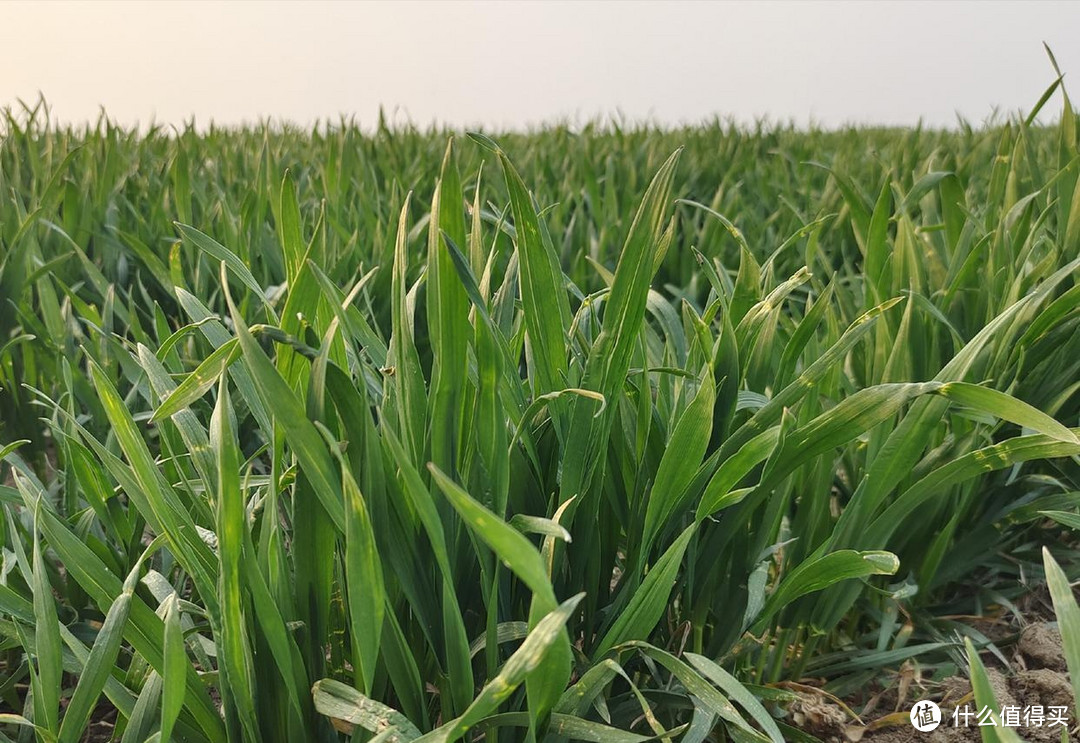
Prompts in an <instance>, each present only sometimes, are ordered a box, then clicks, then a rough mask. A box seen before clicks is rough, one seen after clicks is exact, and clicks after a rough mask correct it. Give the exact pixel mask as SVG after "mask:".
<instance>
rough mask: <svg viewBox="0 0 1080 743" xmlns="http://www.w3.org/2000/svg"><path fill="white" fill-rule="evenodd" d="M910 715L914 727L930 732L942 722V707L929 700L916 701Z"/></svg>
mask: <svg viewBox="0 0 1080 743" xmlns="http://www.w3.org/2000/svg"><path fill="white" fill-rule="evenodd" d="M909 716H910V717H911V725H912V727H914V728H915V729H916V730H918V731H919V732H920V733H929V732H930V731H931V730H936V729H937V727H938V725H940V724H941V708H940V707H938V706H937V705H936V704H934V703H933V702H931V701H929V700H924V701H921V702H915V705H914V706H913V707H912V708H911V713H910V715H909Z"/></svg>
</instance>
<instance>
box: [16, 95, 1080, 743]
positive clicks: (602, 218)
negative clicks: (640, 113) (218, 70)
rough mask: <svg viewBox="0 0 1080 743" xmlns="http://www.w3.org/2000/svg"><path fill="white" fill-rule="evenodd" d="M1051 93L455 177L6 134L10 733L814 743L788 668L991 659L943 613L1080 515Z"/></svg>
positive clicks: (1068, 218) (105, 126) (494, 144)
mask: <svg viewBox="0 0 1080 743" xmlns="http://www.w3.org/2000/svg"><path fill="white" fill-rule="evenodd" d="M1059 89H1060V78H1059V80H1057V81H1055V83H1054V84H1053V86H1052V87H1051V88H1050V90H1048V91H1047V95H1045V96H1043V98H1042V99H1040V101H1039V102H1038V104H1037V106H1036V107H1035V110H1034V111H1033V112H1032V114H1031V115H1029V116H1028V117H1027V118H1025V119H1022V120H1016V121H1009V122H1004V123H1002V124H1000V125H997V126H993V127H989V128H986V129H982V130H971V129H966V128H965V129H962V130H960V131H957V132H933V131H923V130H918V131H890V130H880V131H878V130H847V131H841V132H832V133H829V132H817V131H813V132H796V131H794V130H790V129H785V128H775V129H768V128H759V129H758V130H755V131H743V130H739V129H737V128H735V127H731V126H727V125H723V124H721V123H714V124H708V125H703V126H701V127H696V128H687V129H680V130H673V131H659V130H654V129H649V128H640V129H633V130H623V129H618V128H611V129H605V128H601V127H595V126H590V127H587V128H586V129H585V130H584V131H582V132H571V131H569V130H566V129H561V128H552V129H550V130H543V131H540V132H537V133H534V134H530V135H508V136H502V137H498V138H497V139H493V138H489V137H487V136H484V135H473V136H471V137H458V138H455V139H452V140H451V141H450V142H449V144H448V138H447V137H446V136H444V134H443V133H439V132H420V131H416V130H390V129H387V128H385V127H380V128H379V129H378V130H377V131H376V132H374V133H372V134H364V133H362V132H361V131H360V130H359V129H358V128H357V127H356V126H355V125H353V124H351V123H350V122H341V123H340V124H339V125H334V126H330V125H326V126H320V127H318V128H315V129H312V130H309V131H301V130H297V129H291V128H281V129H275V128H271V127H262V128H259V129H246V130H237V131H231V130H210V131H208V132H197V131H195V130H194V129H190V128H189V129H186V130H183V131H180V132H176V133H169V132H164V131H161V130H151V131H149V132H144V133H136V132H132V131H127V130H124V129H120V128H117V127H115V126H114V125H112V124H111V123H109V122H108V121H107V120H102V121H101V122H99V123H98V124H97V125H95V126H91V127H88V128H86V129H83V130H79V131H75V130H70V129H63V128H58V127H56V126H53V125H51V124H50V123H49V122H48V120H47V114H46V112H45V111H44V110H43V108H42V107H40V106H39V107H38V108H35V109H28V110H27V111H24V112H21V113H16V112H10V111H9V112H8V113H7V122H6V131H5V134H4V137H3V140H2V142H0V180H2V182H3V186H4V188H3V189H2V190H3V194H4V196H3V198H4V199H5V200H6V201H5V202H4V210H3V213H2V214H3V217H2V219H0V246H2V249H0V292H2V299H3V302H2V304H0V331H2V332H3V336H2V337H0V387H2V388H3V389H2V390H0V404H2V407H0V409H2V411H3V418H2V428H0V431H2V435H3V437H4V441H5V442H12V443H11V444H10V445H9V446H6V447H4V448H3V449H2V450H0V459H3V460H5V461H6V462H7V465H9V466H5V480H4V483H3V484H2V485H0V502H2V503H3V508H4V519H3V521H2V523H0V532H2V534H3V544H4V551H3V565H2V570H0V644H2V654H0V668H2V669H3V677H2V678H0V698H2V699H3V703H4V705H5V706H6V707H7V709H8V713H5V714H4V715H3V716H2V717H0V740H2V739H14V740H31V739H33V738H35V737H36V738H37V739H38V740H42V741H61V742H65V743H67V742H70V743H74V742H75V741H78V740H81V739H82V738H83V736H84V735H85V733H86V731H87V730H88V729H89V727H90V726H91V725H92V724H93V723H94V721H95V719H96V716H95V710H96V709H97V710H100V709H102V708H103V706H107V707H108V708H110V709H115V717H114V718H113V719H114V720H115V731H114V737H115V739H117V740H120V741H123V743H129V742H133V741H138V742H141V741H145V740H162V741H166V740H184V741H223V740H228V741H251V742H254V741H298V740H312V741H337V740H341V739H343V736H352V738H351V739H353V740H365V741H366V740H379V741H402V742H407V741H414V740H423V741H447V742H449V741H455V740H460V739H470V740H477V739H478V738H479V736H481V735H482V736H483V737H484V738H485V740H493V741H498V740H503V741H508V740H519V739H521V740H530V741H538V740H541V739H544V740H566V739H574V740H589V741H596V742H597V743H623V742H625V743H633V742H635V741H645V740H650V739H654V738H660V739H674V738H675V737H678V738H679V739H680V740H683V741H690V742H691V743H701V741H704V740H706V739H707V738H708V739H709V740H714V741H727V740H732V741H783V740H785V739H788V738H790V737H791V736H797V735H804V736H805V734H802V733H799V732H797V731H794V730H793V729H792V728H790V727H789V726H788V725H787V724H786V722H785V719H784V717H783V710H784V706H785V703H786V701H788V700H789V698H790V692H787V691H785V690H784V689H783V688H781V687H779V686H777V685H776V682H779V681H784V680H799V679H800V678H803V677H804V675H808V674H809V675H813V676H816V677H822V678H826V679H829V680H830V684H831V686H830V688H832V689H835V690H837V691H838V692H842V690H844V689H852V688H856V687H858V686H860V685H863V684H865V683H867V682H868V680H869V679H870V678H871V677H872V674H873V673H874V672H875V671H876V669H879V668H881V667H883V666H888V665H896V664H899V663H901V662H903V661H905V660H907V659H909V658H916V657H918V656H921V655H923V654H929V653H935V652H937V653H945V654H948V653H951V654H952V655H953V656H954V657H960V656H962V654H963V652H964V648H963V647H962V646H960V645H958V644H957V643H955V642H952V641H947V640H946V641H933V637H932V632H933V620H932V616H933V608H934V606H935V602H938V601H942V600H955V594H956V587H957V586H958V585H963V584H964V583H965V582H971V581H973V580H975V577H976V576H982V577H984V578H985V577H986V576H987V575H992V576H994V577H995V579H997V580H1001V581H1004V580H1007V579H1009V578H1010V577H1011V576H1013V575H1014V572H1010V571H1015V570H1016V569H1017V568H1016V564H1035V563H1039V564H1041V560H1042V556H1041V553H1038V547H1033V546H1032V545H1033V544H1034V541H1037V540H1038V539H1039V535H1041V534H1044V533H1051V532H1048V531H1047V530H1046V527H1045V520H1046V516H1045V513H1047V512H1050V513H1056V514H1065V516H1062V517H1059V518H1064V519H1066V521H1067V519H1068V518H1069V517H1070V516H1071V517H1075V513H1074V512H1075V509H1076V507H1077V505H1078V500H1080V499H1078V496H1077V493H1078V492H1080V486H1078V480H1080V477H1078V472H1077V461H1078V460H1077V457H1078V456H1080V439H1078V433H1080V429H1077V428H1076V427H1075V426H1076V425H1077V423H1080V420H1078V418H1080V416H1078V413H1080V409H1078V401H1080V396H1078V395H1077V390H1078V387H1080V382H1078V381H1077V380H1078V378H1080V374H1078V372H1080V332H1077V331H1078V327H1080V288H1078V285H1077V277H1078V276H1080V187H1078V185H1077V172H1078V163H1080V159H1078V149H1077V134H1076V125H1075V117H1074V114H1073V110H1072V107H1071V104H1070V103H1069V101H1068V99H1067V98H1066V99H1065V107H1064V112H1063V114H1062V116H1061V119H1060V121H1059V122H1058V123H1057V124H1056V125H1055V126H1053V127H1041V126H1036V125H1035V124H1034V123H1033V122H1034V118H1035V114H1036V113H1037V112H1038V109H1039V108H1041V107H1042V105H1043V104H1044V103H1045V102H1046V101H1047V100H1048V99H1049V97H1050V94H1052V93H1054V92H1056V91H1058V90H1059ZM870 151H875V152H876V153H877V154H876V156H875V157H874V158H870V157H868V156H867V153H868V152H870ZM283 174H284V176H283ZM1033 540H1034V541H1033ZM1010 550H1012V551H1013V552H1014V554H1015V561H1016V562H1015V563H1014V562H1008V561H1004V560H995V561H993V562H992V564H988V563H987V562H986V560H985V559H984V558H985V556H986V555H995V554H999V553H1006V552H1008V551H1010ZM1047 570H1048V571H1050V568H1049V567H1048V568H1047ZM987 571H990V572H989V573H988V572H987ZM1050 575H1051V578H1052V580H1051V592H1052V594H1053V595H1054V601H1055V604H1056V605H1057V604H1061V606H1062V607H1066V604H1065V603H1063V602H1064V598H1062V595H1063V594H1062V590H1063V589H1062V584H1061V578H1060V577H1059V576H1058V575H1057V574H1056V573H1053V572H1052V571H1050ZM1066 584H1067V581H1066ZM993 591H994V589H993V587H992V586H990V585H989V584H987V587H986V588H985V589H984V590H981V589H980V588H979V587H975V588H972V589H970V590H969V591H968V592H967V593H966V594H965V596H966V597H967V598H968V599H969V600H971V601H974V602H977V603H980V605H982V604H981V602H989V601H991V600H992V596H991V594H993ZM1066 593H1067V591H1066ZM993 595H997V594H993ZM1074 608H1075V607H1074ZM1062 610H1063V609H1061V608H1059V611H1062ZM1064 611H1066V612H1067V611H1068V609H1067V607H1066V608H1065V609H1064ZM901 612H903V613H904V615H906V616H916V617H923V616H925V617H928V619H927V620H926V624H925V626H923V625H920V629H918V631H919V632H920V633H921V634H919V635H918V636H917V638H918V641H915V642H907V640H908V639H909V638H910V636H911V632H912V631H914V630H913V628H911V627H907V628H904V627H902V626H901V620H900V616H901ZM1073 619H1075V617H1073V618H1072V619H1069V618H1066V619H1065V620H1063V621H1065V622H1072V621H1073ZM920 621H921V620H920ZM1068 637H1069V644H1068V652H1069V653H1070V655H1069V659H1070V663H1071V662H1072V661H1073V660H1075V659H1074V658H1073V657H1072V654H1073V653H1074V651H1075V649H1076V648H1075V644H1076V643H1075V642H1074V640H1075V638H1074V637H1072V635H1069V636H1068ZM977 691H978V689H977ZM792 739H794V738H792ZM804 739H805V738H804Z"/></svg>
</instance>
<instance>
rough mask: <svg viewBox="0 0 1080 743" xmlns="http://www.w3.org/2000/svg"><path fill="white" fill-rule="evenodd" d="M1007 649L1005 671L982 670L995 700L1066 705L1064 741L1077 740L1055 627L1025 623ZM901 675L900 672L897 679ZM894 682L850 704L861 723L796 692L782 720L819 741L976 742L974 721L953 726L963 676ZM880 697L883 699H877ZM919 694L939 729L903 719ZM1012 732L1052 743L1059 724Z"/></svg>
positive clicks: (963, 699)
mask: <svg viewBox="0 0 1080 743" xmlns="http://www.w3.org/2000/svg"><path fill="white" fill-rule="evenodd" d="M1013 651H1014V652H1013V656H1012V657H1011V658H1010V662H1011V669H1010V670H1009V671H1006V670H1005V669H1004V668H997V667H988V668H987V674H988V675H989V677H990V684H991V687H992V688H993V690H994V697H995V698H996V699H997V701H998V704H999V705H1003V706H1004V705H1012V706H1018V707H1020V708H1021V709H1023V708H1025V707H1030V706H1034V705H1042V706H1043V708H1044V709H1046V710H1049V708H1050V707H1062V706H1064V707H1068V709H1069V716H1070V722H1071V725H1072V728H1071V729H1070V731H1069V737H1068V738H1067V739H1068V740H1070V741H1080V730H1078V728H1077V721H1076V720H1075V719H1072V715H1073V695H1072V686H1071V684H1070V682H1069V675H1068V672H1067V671H1066V668H1065V655H1064V652H1063V650H1062V646H1061V634H1060V633H1059V632H1058V629H1057V627H1056V626H1053V625H1051V624H1049V623H1046V622H1042V621H1039V622H1034V623H1032V624H1029V625H1028V626H1027V627H1025V628H1024V630H1023V631H1022V632H1021V634H1020V636H1019V638H1018V640H1017V641H1016V643H1015V645H1014V646H1013ZM986 662H987V663H988V665H990V663H991V662H990V661H989V660H988V659H986ZM903 675H904V672H903V671H901V677H902V678H903ZM899 686H900V687H901V688H903V689H904V692H902V693H897V692H896V691H892V692H890V693H889V694H888V695H885V694H882V695H880V696H881V698H876V699H874V700H872V701H871V702H870V703H869V704H864V705H862V707H863V709H862V710H860V709H859V705H858V704H856V703H854V702H853V703H852V704H851V705H850V707H851V708H852V709H854V710H855V711H856V712H859V713H860V714H861V715H862V716H863V720H862V722H863V723H865V724H859V721H857V720H854V719H852V717H851V716H850V715H849V714H848V713H847V712H845V710H844V709H843V708H842V707H841V706H840V705H838V704H836V703H835V702H833V701H830V700H829V699H828V698H827V697H826V696H824V695H819V694H812V693H800V695H799V696H800V698H799V701H798V702H796V703H794V704H793V705H792V706H791V708H790V709H789V718H788V722H789V723H790V724H793V725H795V726H796V727H798V728H799V729H801V730H804V731H806V732H807V733H810V734H811V735H813V736H815V737H817V738H818V739H820V740H821V741H823V742H824V743H912V742H914V741H925V742H926V743H968V742H970V743H981V741H982V736H981V734H980V732H979V727H978V726H977V724H975V721H974V720H973V721H972V722H971V723H970V724H969V727H953V720H952V711H953V709H955V708H956V707H957V706H963V705H964V704H968V705H969V706H970V708H971V709H973V710H974V709H975V702H974V700H973V699H972V695H971V685H970V684H969V683H968V681H967V679H966V678H963V677H960V676H953V677H950V678H947V679H945V680H943V681H942V682H940V683H936V684H932V685H931V684H927V685H926V686H925V687H922V688H919V687H920V684H918V683H905V682H904V681H901V683H900V685H899ZM886 697H887V698H886ZM903 697H907V698H903ZM883 698H885V702H887V703H883V701H882V700H883ZM920 698H929V699H933V700H934V701H936V702H937V703H938V704H939V705H940V706H941V710H942V716H943V717H944V718H945V719H944V720H943V722H942V725H941V727H939V728H938V729H937V730H935V731H933V732H930V733H920V732H918V731H916V730H915V729H914V728H913V727H912V726H911V723H910V721H909V719H908V711H909V709H910V708H911V704H912V703H914V701H915V700H917V699H920ZM1014 731H1015V732H1016V733H1017V734H1018V735H1019V736H1020V737H1021V738H1022V739H1023V740H1025V741H1028V742H1029V743H1058V742H1059V741H1061V740H1062V738H1061V731H1062V728H1061V726H1055V727H1053V728H1051V727H1048V726H1045V725H1044V726H1043V727H1041V728H1040V727H1020V728H1014Z"/></svg>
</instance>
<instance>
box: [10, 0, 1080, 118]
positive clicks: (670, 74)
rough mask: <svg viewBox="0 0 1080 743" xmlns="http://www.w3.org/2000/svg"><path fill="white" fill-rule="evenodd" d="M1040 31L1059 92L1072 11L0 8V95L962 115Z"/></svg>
mask: <svg viewBox="0 0 1080 743" xmlns="http://www.w3.org/2000/svg"><path fill="white" fill-rule="evenodd" d="M1044 41H1045V42H1047V43H1049V44H1050V46H1051V48H1052V49H1053V50H1054V52H1055V54H1056V56H1057V59H1058V62H1059V63H1060V65H1061V67H1062V70H1063V71H1064V72H1065V73H1066V84H1067V85H1068V83H1069V80H1070V76H1075V78H1074V79H1077V80H1080V3H1077V2H1063V3H1029V2H1023V3H1021V2H997V3H994V2H978V3H959V2H956V3H948V2H897V3H894V2H888V3H887V2H825V3H810V2H795V3H781V2H775V3H765V2H758V3H735V2H728V3H707V2H685V3H676V2H636V3H631V2H598V3H582V2H573V3H571V2H461V3H455V2H448V1H442V2H411V3H409V2H397V3H381V2H336V3H334V2H330V3H316V2H308V3H297V4H292V3H285V2H266V1H262V0H257V1H253V2H244V3H204V2H186V3H167V2H117V3H105V2H75V3H61V2H34V3H11V2H4V3H0V104H2V105H11V104H14V102H15V101H16V99H18V98H23V99H34V98H36V97H37V93H38V91H41V92H42V93H44V94H45V97H46V99H47V100H48V101H49V103H50V104H51V106H52V110H53V115H54V118H56V119H59V120H61V121H76V122H77V121H82V120H86V119H88V118H95V117H96V116H97V112H98V109H99V107H100V106H104V108H105V110H106V111H107V112H108V113H109V114H110V116H112V117H113V118H114V119H116V120H118V121H121V122H123V123H132V122H135V121H138V122H142V123H146V122H147V121H149V120H150V119H155V120H156V121H158V122H161V123H169V124H172V123H180V122H182V121H184V120H186V119H188V118H189V117H191V116H193V115H194V116H195V117H196V120H197V121H198V122H199V123H201V124H205V123H207V122H208V121H209V120H210V119H213V120H214V121H216V122H219V123H223V124H236V123H240V122H243V121H251V120H254V119H257V118H259V117H260V116H271V117H274V118H284V119H289V120H291V121H295V122H299V123H309V122H311V121H313V120H315V119H321V118H325V117H333V118H336V117H337V115H338V114H340V113H349V114H355V115H356V117H357V119H358V120H359V121H360V123H361V124H371V123H373V122H374V120H375V117H376V115H377V111H378V108H379V105H380V104H382V105H384V106H385V107H386V109H387V111H388V112H394V111H397V112H398V113H397V114H396V116H397V117H398V119H399V120H400V119H401V118H403V116H404V115H405V114H403V113H402V112H406V113H407V115H408V117H410V118H411V119H412V120H413V121H415V122H416V123H418V124H421V125H427V124H429V123H431V122H432V121H438V122H440V123H445V124H448V125H451V126H455V127H465V126H476V125H487V126H494V127H521V126H527V125H530V124H536V123H540V122H543V121H549V120H552V119H556V118H561V117H566V118H570V119H571V120H579V121H580V120H583V119H587V118H589V117H592V116H597V115H603V114H609V113H612V112H615V111H621V112H622V113H623V114H624V115H625V117H626V118H628V119H631V120H634V119H641V118H649V119H651V120H653V121H657V122H661V123H666V124H676V123H681V122H694V121H697V120H700V119H702V118H705V117H710V116H712V115H714V114H720V115H721V116H733V117H735V118H736V119H737V120H741V121H752V120H753V119H754V118H755V117H757V116H761V115H768V116H769V117H770V118H772V119H782V120H785V121H786V120H788V119H793V120H795V121H796V122H798V123H800V124H805V123H807V122H808V121H815V122H817V123H820V124H823V125H828V126H835V125H839V124H842V123H848V122H859V123H871V124H914V123H916V122H917V121H919V120H920V119H921V120H922V121H924V122H925V123H926V124H929V125H952V124H954V123H955V122H956V116H957V114H960V115H963V116H964V117H966V118H967V119H968V120H969V121H971V122H973V123H976V124H977V123H979V122H981V121H983V120H984V119H985V118H986V117H987V116H989V115H990V113H991V112H992V110H993V108H994V107H995V106H996V107H999V108H1000V109H1002V110H1005V111H1013V110H1016V109H1020V108H1024V109H1028V108H1030V106H1031V105H1032V104H1033V103H1034V102H1035V101H1036V100H1037V99H1038V97H1039V96H1040V94H1041V93H1042V92H1043V90H1044V89H1045V88H1046V86H1047V85H1048V84H1049V83H1050V82H1052V80H1053V77H1054V76H1053V72H1052V68H1051V66H1050V64H1049V62H1048V61H1047V58H1046V54H1045V52H1044V51H1043V47H1042V42H1044ZM1072 91H1073V97H1074V99H1080V83H1078V84H1077V85H1076V86H1073V87H1072ZM1052 108H1053V114H1052V115H1054V116H1056V115H1057V111H1058V110H1059V108H1060V103H1056V104H1055V105H1053V106H1052Z"/></svg>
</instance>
